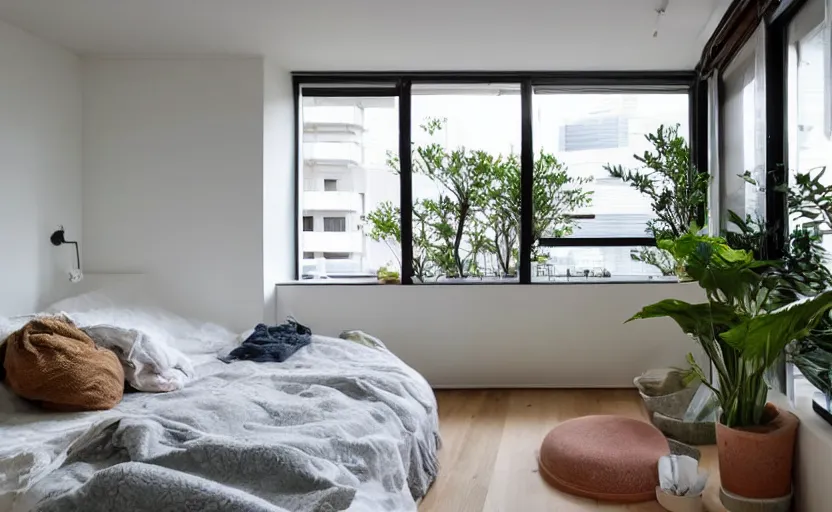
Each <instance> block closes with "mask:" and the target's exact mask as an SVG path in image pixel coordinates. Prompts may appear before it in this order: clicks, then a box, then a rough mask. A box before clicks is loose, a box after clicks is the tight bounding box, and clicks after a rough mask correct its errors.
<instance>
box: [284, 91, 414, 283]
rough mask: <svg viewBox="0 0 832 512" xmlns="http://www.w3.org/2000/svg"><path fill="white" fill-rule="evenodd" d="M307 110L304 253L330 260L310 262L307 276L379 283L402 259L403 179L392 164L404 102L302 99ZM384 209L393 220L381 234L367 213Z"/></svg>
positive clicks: (303, 173)
mask: <svg viewBox="0 0 832 512" xmlns="http://www.w3.org/2000/svg"><path fill="white" fill-rule="evenodd" d="M302 93H303V90H301V94H302ZM301 106H302V108H301V123H302V127H303V141H302V142H303V143H302V146H301V155H302V162H303V167H302V169H301V178H300V179H301V181H300V182H301V183H302V184H303V192H302V194H301V205H300V206H299V207H300V209H301V210H302V214H303V216H304V221H303V230H304V233H303V236H302V237H301V244H300V245H301V247H300V250H301V251H302V252H303V253H304V254H307V253H312V254H315V253H317V254H319V255H320V254H323V255H324V258H323V259H321V260H317V261H309V262H307V263H303V264H302V268H301V274H302V275H303V276H304V277H305V278H332V277H339V278H345V277H372V278H375V276H376V272H377V270H378V268H379V267H381V266H384V265H393V266H398V260H399V258H400V257H401V256H400V255H401V251H400V249H399V245H398V239H397V238H396V237H397V236H398V233H399V228H398V226H399V225H400V214H399V176H398V175H396V174H395V173H394V172H392V169H391V168H390V166H389V165H387V161H388V159H389V158H390V157H391V155H392V156H395V155H396V154H397V153H398V144H399V135H398V126H399V124H398V123H399V113H398V98H396V97H377V98H368V97H349V96H344V97H336V98H329V97H326V98H325V97H302V99H301ZM382 206H384V207H388V208H387V209H385V211H387V212H388V213H389V219H388V220H389V222H388V223H387V224H385V225H384V226H382V227H383V228H385V230H383V231H375V232H374V230H373V227H372V225H371V222H369V221H368V216H369V215H370V214H371V212H373V211H375V210H377V209H379V208H380V207H382ZM307 217H309V218H310V219H311V218H315V222H313V221H311V220H310V221H307V220H306V218H307ZM307 222H309V223H310V224H307ZM312 224H317V226H318V227H317V231H315V230H313V229H311V226H312ZM307 226H309V227H310V229H309V230H307ZM393 226H395V229H393ZM374 238H375V239H374ZM329 256H333V257H332V258H330V257H329ZM304 259H307V258H305V257H304Z"/></svg>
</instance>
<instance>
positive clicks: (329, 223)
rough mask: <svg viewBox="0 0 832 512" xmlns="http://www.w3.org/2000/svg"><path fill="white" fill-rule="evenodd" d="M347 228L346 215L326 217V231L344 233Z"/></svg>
mask: <svg viewBox="0 0 832 512" xmlns="http://www.w3.org/2000/svg"><path fill="white" fill-rule="evenodd" d="M346 230H347V219H346V218H344V217H324V232H329V233H343V232H345V231H346Z"/></svg>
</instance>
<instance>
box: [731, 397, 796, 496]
mask: <svg viewBox="0 0 832 512" xmlns="http://www.w3.org/2000/svg"><path fill="white" fill-rule="evenodd" d="M764 417H769V418H772V419H771V420H770V421H769V422H768V423H766V424H765V425H763V426H760V427H750V428H742V429H735V428H728V427H726V426H725V425H723V424H721V423H717V425H716V443H717V447H718V454H719V474H720V478H721V480H722V487H723V489H725V490H726V491H728V492H730V493H732V494H736V495H739V496H742V497H745V498H753V499H772V498H780V497H783V496H787V495H789V494H790V493H791V492H792V463H793V461H794V444H795V440H796V438H797V427H798V424H799V420H798V419H797V416H795V415H794V414H792V413H790V412H788V411H782V410H780V409H778V408H777V407H775V406H774V405H772V404H770V403H769V404H766V412H765V414H764Z"/></svg>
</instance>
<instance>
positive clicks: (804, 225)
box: [776, 168, 832, 396]
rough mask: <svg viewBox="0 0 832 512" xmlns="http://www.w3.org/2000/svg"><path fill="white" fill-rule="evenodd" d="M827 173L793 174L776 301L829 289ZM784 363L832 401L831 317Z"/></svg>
mask: <svg viewBox="0 0 832 512" xmlns="http://www.w3.org/2000/svg"><path fill="white" fill-rule="evenodd" d="M825 173H826V168H819V169H813V170H810V171H808V172H805V173H796V174H795V178H794V186H793V187H792V188H791V189H790V190H789V195H788V204H789V212H790V214H791V216H792V219H793V221H794V222H795V224H797V225H796V227H795V228H794V229H793V230H792V231H791V233H790V235H789V240H788V245H787V247H786V249H785V251H784V253H785V254H784V257H783V260H784V265H783V273H782V274H783V281H784V286H783V287H782V288H781V289H780V290H778V292H779V293H778V295H777V297H776V298H777V300H779V301H780V302H782V303H789V302H792V301H796V300H799V299H800V298H801V297H804V296H806V295H810V294H813V293H817V292H818V291H819V290H825V289H828V288H830V287H832V272H830V270H829V266H828V265H829V259H828V255H827V252H826V250H825V249H824V248H823V246H822V245H821V242H822V235H821V233H822V232H823V231H828V230H830V229H832V185H825V184H824V183H823V177H824V175H825ZM787 356H788V358H789V360H790V361H791V362H792V363H794V364H795V366H797V367H798V369H799V370H800V372H801V373H802V374H803V375H804V376H805V377H806V378H807V379H808V380H809V382H811V383H812V385H814V386H815V387H816V388H818V389H820V390H821V391H823V392H824V393H825V394H826V395H827V396H832V318H830V316H829V315H828V314H827V315H824V316H823V317H822V318H821V321H820V322H819V323H818V325H817V326H816V327H815V328H814V329H812V330H811V331H810V332H809V334H808V335H807V336H806V337H804V338H802V339H800V340H797V341H795V342H794V343H793V344H792V345H790V346H789V347H788V349H787Z"/></svg>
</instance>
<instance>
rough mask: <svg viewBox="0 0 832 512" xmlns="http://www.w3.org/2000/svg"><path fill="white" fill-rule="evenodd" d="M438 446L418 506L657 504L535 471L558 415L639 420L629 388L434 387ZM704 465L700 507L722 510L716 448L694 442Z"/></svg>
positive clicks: (512, 508) (499, 510)
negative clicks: (582, 493)
mask: <svg viewBox="0 0 832 512" xmlns="http://www.w3.org/2000/svg"><path fill="white" fill-rule="evenodd" d="M436 396H437V399H438V400H439V422H440V427H441V430H442V441H443V447H442V449H441V450H440V454H439V460H440V464H441V466H440V467H441V469H440V472H439V477H438V478H437V480H436V482H435V483H434V484H433V487H432V488H431V490H430V492H429V493H428V495H427V496H425V499H424V500H423V501H422V504H421V506H420V507H419V511H420V512H480V511H488V512H536V511H547V512H548V511H558V512H561V511H563V512H573V511H583V510H592V511H595V510H599V511H607V512H612V511H618V510H628V511H637V512H654V511H655V512H661V511H662V510H664V509H663V508H662V507H660V506H659V504H658V503H656V502H655V501H654V502H648V503H642V504H636V505H613V504H608V503H603V502H597V501H594V500H587V499H583V498H577V497H574V496H570V495H567V494H564V493H561V492H559V491H556V490H554V489H552V488H550V487H549V486H547V485H546V484H545V483H544V482H543V480H542V479H541V478H540V475H538V473H537V471H538V470H537V450H538V448H539V447H540V442H541V441H542V440H543V437H544V436H545V435H546V433H547V432H548V431H549V430H550V429H551V428H552V427H554V426H555V425H557V424H558V423H559V422H561V421H564V420H567V419H570V418H575V417H578V416H585V415H588V414H619V415H622V416H628V417H631V418H639V419H642V420H644V421H647V414H646V412H645V410H644V408H643V406H642V403H641V401H640V400H639V398H638V395H637V394H636V392H635V391H632V390H483V391H437V392H436ZM701 448H702V454H703V459H702V463H703V465H704V466H705V467H706V468H707V469H708V470H709V471H710V472H711V477H710V479H709V482H708V488H707V490H706V492H705V504H706V509H707V510H709V511H711V512H717V511H718V512H722V511H724V509H723V508H722V506H721V505H720V504H719V497H718V492H719V475H718V473H717V462H716V448H715V447H714V446H709V447H701Z"/></svg>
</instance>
